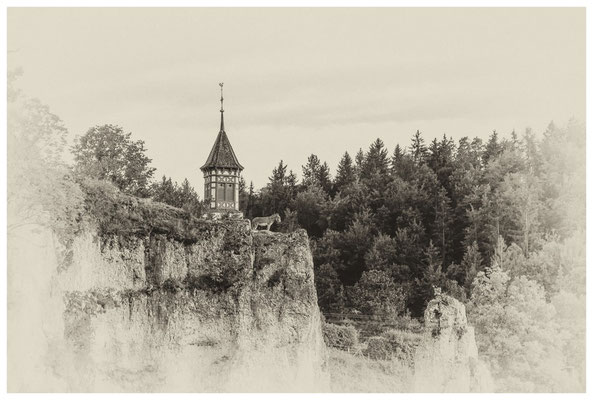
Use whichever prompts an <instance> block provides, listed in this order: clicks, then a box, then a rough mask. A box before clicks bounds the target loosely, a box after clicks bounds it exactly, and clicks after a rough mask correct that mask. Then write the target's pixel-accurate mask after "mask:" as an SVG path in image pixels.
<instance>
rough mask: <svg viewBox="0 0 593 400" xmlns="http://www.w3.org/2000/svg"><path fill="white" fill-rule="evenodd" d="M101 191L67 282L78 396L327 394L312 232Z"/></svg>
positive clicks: (63, 278)
mask: <svg viewBox="0 0 593 400" xmlns="http://www.w3.org/2000/svg"><path fill="white" fill-rule="evenodd" d="M95 196H96V198H95V199H94V201H93V202H92V203H90V204H91V207H94V208H93V209H92V210H91V211H92V213H93V215H96V216H97V223H96V225H95V228H94V229H88V230H86V232H85V233H84V234H81V235H79V236H77V237H76V238H75V240H74V242H73V243H72V245H71V248H70V250H69V251H70V263H69V266H68V267H67V268H65V269H64V270H63V271H62V272H61V273H60V275H59V282H60V287H61V290H62V292H63V293H64V301H65V308H64V313H63V315H64V336H65V338H66V343H67V344H66V346H65V348H66V349H67V350H68V354H69V356H68V360H69V362H68V363H59V366H58V367H57V369H58V370H59V369H60V368H61V369H62V371H58V374H59V375H61V376H63V377H67V379H68V381H67V382H65V383H66V384H67V386H68V387H69V390H77V391H175V392H180V391H182V392H184V391H241V392H245V391H282V392H285V391H290V392H294V391H326V390H328V388H329V375H328V372H327V355H326V349H325V345H324V343H323V337H322V334H321V317H320V312H319V308H318V305H317V295H316V292H315V286H314V282H313V260H312V256H311V252H310V249H309V242H308V237H307V234H306V232H305V231H304V230H299V231H296V232H293V233H289V234H283V233H271V232H252V231H251V227H250V223H249V221H248V220H221V221H208V220H202V219H195V218H191V217H190V216H189V215H187V214H185V213H184V212H183V211H182V210H179V209H175V208H173V207H168V206H165V205H162V204H157V203H152V202H150V201H148V200H141V199H136V198H132V197H128V196H124V195H121V194H116V195H114V194H113V193H111V194H109V195H107V194H102V193H101V192H96V193H95ZM91 198H92V197H91ZM97 207H100V209H97ZM66 369H71V370H70V371H66ZM64 379H66V378H64Z"/></svg>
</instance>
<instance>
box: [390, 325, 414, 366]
mask: <svg viewBox="0 0 593 400" xmlns="http://www.w3.org/2000/svg"><path fill="white" fill-rule="evenodd" d="M381 336H382V337H383V338H384V339H385V340H386V341H387V343H388V344H389V347H390V348H391V352H392V354H393V355H394V356H395V357H396V358H399V359H400V360H402V361H406V362H411V361H412V360H413V359H414V352H415V351H416V347H418V345H419V344H420V342H421V341H422V335H420V334H418V333H413V332H410V331H402V330H398V329H392V330H390V331H387V332H384V333H383V334H382V335H381Z"/></svg>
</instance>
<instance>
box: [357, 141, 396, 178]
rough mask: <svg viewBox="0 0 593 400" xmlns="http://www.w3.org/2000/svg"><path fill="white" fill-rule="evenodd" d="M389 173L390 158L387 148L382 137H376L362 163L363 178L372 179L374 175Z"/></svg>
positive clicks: (361, 175) (361, 174)
mask: <svg viewBox="0 0 593 400" xmlns="http://www.w3.org/2000/svg"><path fill="white" fill-rule="evenodd" d="M388 174H389V158H388V153H387V149H386V148H385V145H384V144H383V141H382V140H381V139H376V140H375V141H374V142H373V143H372V144H371V147H370V148H369V151H368V152H367V154H366V156H365V158H364V161H363V162H362V165H361V171H360V177H361V179H371V177H372V176H373V175H381V176H387V175H388Z"/></svg>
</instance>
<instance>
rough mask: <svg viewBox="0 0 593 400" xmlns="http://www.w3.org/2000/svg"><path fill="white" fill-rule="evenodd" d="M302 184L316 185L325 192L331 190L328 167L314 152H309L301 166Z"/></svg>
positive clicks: (307, 185) (306, 185)
mask: <svg viewBox="0 0 593 400" xmlns="http://www.w3.org/2000/svg"><path fill="white" fill-rule="evenodd" d="M303 186H305V187H310V186H318V187H320V188H321V189H323V190H324V191H325V193H327V194H330V193H331V192H332V182H331V177H330V174H329V167H328V165H327V163H326V162H324V163H323V164H322V163H321V161H319V158H318V157H317V156H316V155H315V154H311V155H310V156H309V158H308V159H307V164H305V165H304V166H303Z"/></svg>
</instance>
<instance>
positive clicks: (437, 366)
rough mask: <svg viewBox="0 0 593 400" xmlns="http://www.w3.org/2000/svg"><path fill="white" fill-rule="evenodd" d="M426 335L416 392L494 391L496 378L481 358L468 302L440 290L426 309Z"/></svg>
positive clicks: (419, 354)
mask: <svg viewBox="0 0 593 400" xmlns="http://www.w3.org/2000/svg"><path fill="white" fill-rule="evenodd" d="M424 329H425V331H424V338H423V340H422V342H421V344H420V345H419V346H418V347H417V348H416V354H415V360H414V361H415V374H414V391H415V392H491V391H492V390H493V383H492V378H491V377H490V373H489V371H488V368H487V367H486V365H485V364H484V363H483V362H482V361H481V360H479V359H478V348H477V346H476V340H475V336H474V328H473V327H471V326H469V325H468V323H467V317H466V313H465V306H464V305H463V304H462V303H461V302H459V301H458V300H456V299H454V298H453V297H451V296H447V295H445V294H441V293H440V292H437V293H436V296H435V298H434V299H432V300H431V301H430V302H429V303H428V306H427V307H426V310H425V312H424Z"/></svg>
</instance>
